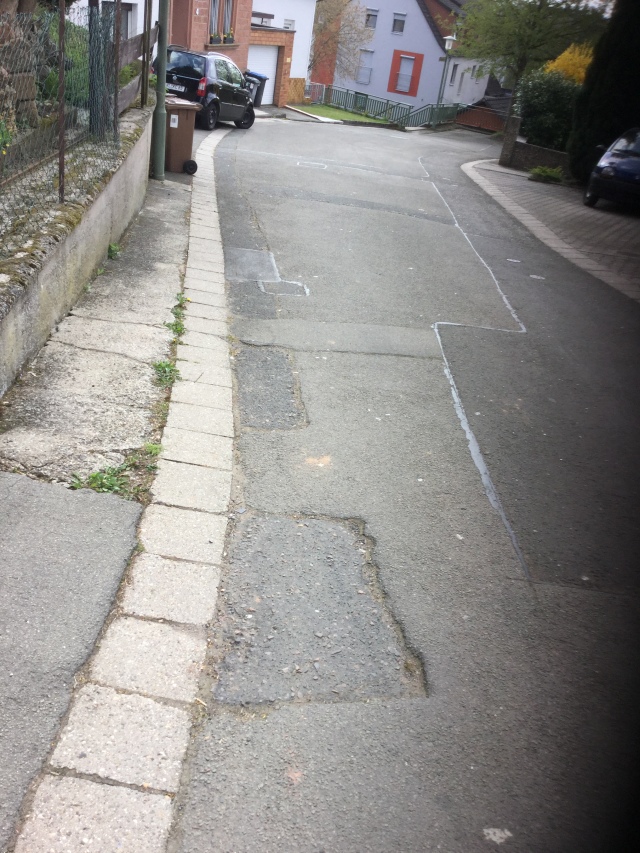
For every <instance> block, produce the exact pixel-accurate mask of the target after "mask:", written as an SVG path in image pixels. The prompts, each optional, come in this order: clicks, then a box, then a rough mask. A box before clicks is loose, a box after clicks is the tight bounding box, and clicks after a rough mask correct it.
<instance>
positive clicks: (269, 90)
mask: <svg viewBox="0 0 640 853" xmlns="http://www.w3.org/2000/svg"><path fill="white" fill-rule="evenodd" d="M247 68H248V69H249V71H257V72H258V73H259V74H264V75H265V77H268V78H269V79H268V80H267V84H266V86H265V87H264V95H263V96H262V103H263V104H272V103H273V90H274V88H275V85H276V70H277V68H278V48H277V47H274V46H273V45H270V44H250V45H249V62H248V63H247Z"/></svg>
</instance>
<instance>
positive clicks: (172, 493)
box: [151, 409, 231, 512]
mask: <svg viewBox="0 0 640 853" xmlns="http://www.w3.org/2000/svg"><path fill="white" fill-rule="evenodd" d="M209 411H214V410H213V409H211V410H209ZM230 492H231V472H230V471H222V470H220V469H218V468H205V467H204V466H202V465H189V464H187V463H186V462H172V461H170V460H168V459H160V460H159V462H158V474H157V476H156V479H155V481H154V483H153V485H152V487H151V493H152V494H153V497H154V500H155V501H156V502H157V503H163V504H168V505H170V506H182V507H186V508H187V509H200V510H203V511H204V512H226V510H227V508H228V506H229V495H230Z"/></svg>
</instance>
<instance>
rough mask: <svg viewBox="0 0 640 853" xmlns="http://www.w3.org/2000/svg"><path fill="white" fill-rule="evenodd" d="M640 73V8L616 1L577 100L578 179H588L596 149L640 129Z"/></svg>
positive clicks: (572, 151) (572, 153)
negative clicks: (632, 129)
mask: <svg viewBox="0 0 640 853" xmlns="http://www.w3.org/2000/svg"><path fill="white" fill-rule="evenodd" d="M639 74H640V3H639V2H638V0H617V2H616V4H615V6H614V9H613V13H612V15H611V20H610V21H609V25H608V27H607V29H606V31H605V33H604V34H603V36H602V38H601V39H600V41H599V42H598V43H597V45H596V46H595V49H594V52H593V62H592V63H591V65H590V66H589V69H588V71H587V74H586V77H585V81H584V84H583V86H582V89H581V91H580V93H579V94H578V99H577V101H576V108H575V113H574V120H573V129H572V131H571V136H570V138H569V146H568V152H569V159H570V165H571V171H572V172H573V174H574V175H575V177H576V178H578V179H579V180H582V181H586V180H587V178H588V177H589V173H590V171H591V169H592V167H593V165H594V160H596V159H597V154H596V153H595V146H596V145H610V144H611V143H612V142H613V141H614V140H615V139H616V138H617V137H618V136H620V135H621V134H622V133H624V132H625V130H629V128H631V127H639V126H640V86H638V76H639Z"/></svg>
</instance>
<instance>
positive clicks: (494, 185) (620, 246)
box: [462, 160, 640, 302]
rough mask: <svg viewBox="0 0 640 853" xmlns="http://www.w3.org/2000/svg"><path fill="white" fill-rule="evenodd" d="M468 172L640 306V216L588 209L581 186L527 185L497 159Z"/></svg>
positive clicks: (548, 240)
mask: <svg viewBox="0 0 640 853" xmlns="http://www.w3.org/2000/svg"><path fill="white" fill-rule="evenodd" d="M462 168H463V171H464V172H465V173H466V174H467V175H468V176H469V177H470V178H471V179H472V180H473V181H475V182H476V183H477V184H478V185H479V186H480V187H482V189H483V190H485V192H487V193H488V194H489V195H490V196H491V197H492V198H494V199H495V200H496V201H497V202H498V204H500V205H502V207H504V208H505V210H507V211H508V212H509V213H510V214H511V215H512V216H514V217H515V218H516V219H518V220H519V221H520V222H521V223H522V224H523V225H525V226H526V227H527V228H528V229H529V230H530V231H531V232H532V233H533V234H535V236H536V237H538V239H540V240H541V241H542V242H543V243H545V244H546V245H547V246H549V248H551V249H554V250H555V251H556V252H558V253H559V254H560V255H562V256H563V257H565V258H567V259H568V260H570V261H571V262H572V263H574V264H575V265H576V266H578V267H580V268H581V269H583V270H585V271H586V272H588V273H590V274H591V275H593V276H595V277H596V278H599V279H600V280H601V281H604V282H606V283H607V284H609V285H611V287H614V288H615V289H616V290H619V291H620V292H621V293H625V294H626V295H627V296H629V297H630V298H631V299H635V300H636V302H638V301H640V213H638V211H634V210H626V209H624V208H619V207H616V206H615V205H613V204H609V203H607V202H601V203H600V204H599V205H598V207H595V208H590V207H585V205H584V204H583V203H582V192H581V190H580V189H578V188H576V187H563V186H557V185H554V184H542V183H536V182H534V181H529V180H528V173H527V172H520V171H516V170H514V169H505V168H503V167H502V166H499V165H498V163H497V161H496V160H478V161H476V162H473V163H466V164H465V165H464V166H463V167H462Z"/></svg>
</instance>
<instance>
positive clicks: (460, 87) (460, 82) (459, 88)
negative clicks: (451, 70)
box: [458, 69, 468, 94]
mask: <svg viewBox="0 0 640 853" xmlns="http://www.w3.org/2000/svg"><path fill="white" fill-rule="evenodd" d="M467 71H468V69H467ZM466 73H467V72H466V71H463V72H462V74H461V75H460V80H459V81H458V94H460V92H461V91H462V84H463V83H464V75H465V74H466Z"/></svg>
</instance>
